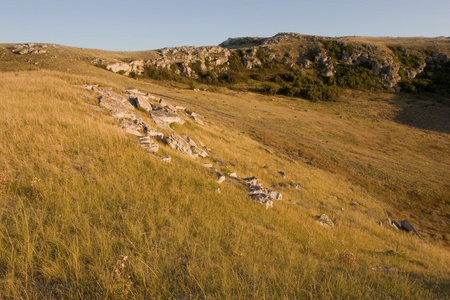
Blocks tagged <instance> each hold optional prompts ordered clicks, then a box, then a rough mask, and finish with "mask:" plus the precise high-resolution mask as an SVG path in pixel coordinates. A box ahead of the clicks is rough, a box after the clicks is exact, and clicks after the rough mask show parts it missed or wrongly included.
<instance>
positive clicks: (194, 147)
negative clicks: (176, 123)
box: [182, 134, 208, 158]
mask: <svg viewBox="0 0 450 300" xmlns="http://www.w3.org/2000/svg"><path fill="white" fill-rule="evenodd" d="M182 137H183V138H184V139H185V140H186V141H187V142H188V143H189V145H190V147H191V150H192V153H193V154H194V155H198V156H200V157H203V158H205V157H207V156H208V153H206V151H204V150H202V149H200V148H199V147H198V146H197V144H196V143H195V142H194V141H193V140H192V139H191V138H190V137H189V136H187V135H186V134H183V135H182Z"/></svg>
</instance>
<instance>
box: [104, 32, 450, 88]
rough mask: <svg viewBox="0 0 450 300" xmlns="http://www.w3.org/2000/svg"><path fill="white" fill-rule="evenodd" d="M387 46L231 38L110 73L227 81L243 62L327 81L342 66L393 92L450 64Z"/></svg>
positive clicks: (439, 56)
mask: <svg viewBox="0 0 450 300" xmlns="http://www.w3.org/2000/svg"><path fill="white" fill-rule="evenodd" d="M383 43H385V44H384V45H379V44H377V45H372V44H368V43H362V42H361V41H359V40H357V39H353V40H352V39H351V38H349V37H341V38H329V37H321V36H309V35H302V34H297V33H279V34H277V35H275V36H273V37H270V38H251V37H245V38H236V39H228V40H226V41H225V42H223V43H221V44H220V45H219V46H210V47H175V48H164V49H160V50H156V53H155V54H156V55H157V57H156V58H152V59H149V60H146V61H143V60H135V61H131V62H123V61H116V62H114V63H111V64H107V65H106V68H107V69H108V70H111V71H113V72H116V73H123V74H125V75H130V74H131V73H134V74H138V75H139V74H143V73H144V72H145V68H146V67H151V68H158V69H167V71H169V72H174V73H175V74H179V75H183V76H186V77H190V78H203V79H204V77H205V76H212V77H216V78H217V77H220V76H221V75H225V77H226V76H227V74H226V72H227V71H229V69H230V66H231V65H234V67H236V64H237V63H238V64H239V63H240V64H241V65H242V67H243V68H245V69H247V70H251V69H254V68H263V67H264V66H265V65H267V64H268V65H270V66H274V65H278V66H281V65H283V64H284V65H285V66H287V67H289V68H300V69H314V70H315V71H316V72H318V73H320V74H321V75H324V76H326V77H333V76H336V75H337V72H338V69H339V66H343V65H344V66H345V65H347V66H358V67H362V68H364V69H365V70H368V71H369V72H371V73H372V74H373V78H371V80H376V81H377V84H382V85H384V86H386V87H391V88H393V87H395V86H397V84H398V83H399V82H400V81H401V80H402V76H403V77H407V78H415V77H416V76H417V75H419V74H420V73H422V72H423V71H424V70H425V67H427V66H428V65H430V64H437V65H439V64H441V63H446V62H448V61H450V57H449V53H441V52H440V50H438V49H440V48H439V47H438V48H436V51H431V50H430V47H431V46H424V47H423V48H422V49H416V48H417V47H410V48H402V47H399V46H397V45H395V42H394V41H392V43H391V42H389V40H387V41H384V42H383ZM284 44H285V45H287V46H286V47H285V46H284ZM356 72H357V73H358V72H360V71H356Z"/></svg>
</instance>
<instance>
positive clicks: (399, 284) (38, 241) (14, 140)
mask: <svg viewBox="0 0 450 300" xmlns="http://www.w3.org/2000/svg"><path fill="white" fill-rule="evenodd" d="M80 68H81V67H80ZM74 69H75V67H74ZM87 73H89V74H87V75H83V74H81V73H80V74H70V73H67V72H65V73H62V72H54V71H33V72H5V73H1V74H0V82H1V85H0V126H1V128H2V130H1V131H0V172H3V173H0V174H2V175H1V176H0V204H1V205H0V207H1V209H0V220H1V226H2V230H1V231H0V294H1V295H2V296H4V297H5V298H28V299H36V298H66V299H70V298H77V299H78V298H111V299H117V298H121V297H123V298H137V299H149V298H157V297H161V298H189V297H191V298H254V299H282V298H286V299H298V298H300V299H304V298H307V299H308V298H320V299H327V298H328V299H331V298H382V299H384V298H388V297H394V298H415V299H429V298H445V297H446V292H448V280H449V277H448V270H449V265H450V257H449V255H448V251H447V250H446V248H444V247H443V246H440V245H438V244H433V243H430V242H429V241H424V240H419V239H417V238H416V237H415V236H412V235H408V234H406V233H403V232H398V231H394V230H393V229H391V228H389V227H388V226H386V220H385V212H386V211H387V210H395V209H396V206H395V204H394V203H392V204H391V203H389V201H386V199H383V198H382V197H380V195H384V193H376V192H375V190H374V188H378V187H380V186H382V185H383V184H384V183H385V181H383V180H384V179H383V176H387V180H393V182H394V183H397V182H400V183H401V182H403V181H405V182H406V184H408V183H409V182H412V181H416V180H418V178H419V177H418V175H417V174H416V173H415V172H418V173H420V172H422V171H424V170H426V171H427V172H429V174H430V175H429V177H427V178H431V180H430V181H427V179H422V180H421V181H420V182H419V183H418V184H422V185H424V186H425V187H426V188H430V187H434V186H436V187H437V186H440V185H442V181H441V180H439V179H436V178H438V177H439V176H438V175H439V174H448V171H446V170H444V166H445V165H443V164H441V163H438V162H436V160H437V158H438V157H439V156H440V155H443V154H442V152H440V151H439V150H435V152H433V153H432V156H431V157H427V154H429V153H430V152H428V151H426V147H424V146H423V143H421V142H420V141H429V142H438V141H440V142H439V143H440V144H439V145H441V146H442V147H443V148H445V147H444V146H445V145H446V143H448V141H446V140H442V138H441V137H442V135H439V134H436V135H434V134H431V133H430V134H427V135H426V136H421V135H420V133H418V132H416V131H414V130H413V129H411V128H406V127H402V126H399V125H395V124H393V123H392V122H390V121H389V120H384V121H382V124H380V125H376V126H375V125H364V122H367V119H359V118H364V115H363V116H358V118H356V117H355V119H351V120H347V119H346V118H345V119H343V120H342V119H339V118H338V117H337V116H338V115H339V114H344V113H343V112H341V113H338V112H337V111H336V110H340V109H343V110H349V109H351V106H350V104H349V105H348V106H346V105H345V104H342V106H341V107H336V106H328V105H322V104H320V105H314V104H311V103H309V102H306V101H305V102H302V101H298V102H293V101H292V100H291V99H289V98H281V97H280V98H277V100H276V102H275V103H274V102H273V101H270V100H269V99H266V98H264V97H263V98H262V99H261V97H262V96H260V95H255V94H235V93H233V92H224V93H207V92H197V93H196V92H192V91H184V90H174V89H173V88H172V89H169V88H166V87H164V86H156V85H154V84H152V83H146V82H142V81H132V80H131V79H127V78H124V77H121V76H119V75H116V74H111V73H109V72H106V71H103V70H100V69H98V70H97V69H88V71H87ZM83 83H101V84H103V85H105V86H113V87H114V88H115V89H117V90H123V89H124V88H125V87H127V86H131V85H138V87H139V88H141V89H143V90H148V91H152V92H154V93H156V94H158V93H160V94H167V95H168V96H171V97H173V98H175V99H177V101H179V103H175V104H181V105H184V106H186V107H189V108H191V109H194V110H195V111H196V112H198V113H200V114H201V115H202V116H203V117H204V120H205V123H206V125H205V126H203V127H201V126H199V125H197V124H195V123H194V122H193V121H188V122H187V123H186V124H185V125H183V126H180V127H177V128H176V130H179V131H180V133H187V134H188V135H190V136H191V137H192V138H193V139H194V140H195V141H198V140H201V141H202V142H203V143H205V144H206V145H207V146H208V147H209V148H211V149H212V150H213V151H214V152H213V153H210V157H209V158H207V159H205V160H195V161H194V160H191V159H188V158H186V157H184V156H182V155H181V154H178V153H177V152H175V151H173V150H172V149H170V148H168V147H166V146H164V145H162V144H161V150H160V151H164V152H165V153H169V154H170V155H171V156H172V158H173V159H172V163H171V164H167V163H164V162H162V161H160V160H158V159H157V158H156V157H154V156H151V155H149V154H148V153H147V152H145V150H143V149H142V148H141V147H139V145H138V143H137V140H136V139H135V138H134V137H133V136H130V135H127V134H126V133H124V132H123V131H121V130H120V129H119V128H117V127H115V126H114V125H116V121H114V119H113V118H112V117H110V116H109V115H107V114H104V113H102V112H98V111H95V110H93V109H92V108H91V107H89V106H88V105H86V103H88V104H91V105H93V104H94V105H95V104H96V96H97V95H95V94H91V93H90V92H86V91H85V90H83V89H80V88H78V87H76V86H75V85H76V84H83ZM81 95H84V96H81ZM255 106H256V108H255ZM292 107H294V109H292ZM373 109H375V108H373ZM305 110H309V111H308V112H306V111H305ZM295 116H296V117H295ZM345 117H347V116H345ZM363 126H367V127H368V128H364V127H363ZM344 133H348V134H344ZM400 137H402V139H400ZM406 138H407V139H408V140H405V139H406ZM326 141H328V142H326ZM411 145H412V146H411ZM395 147H398V149H397V150H395V149H396V148H395ZM422 147H423V148H422ZM266 149H267V150H269V151H267V150H266ZM333 149H336V151H334V150H333ZM377 149H381V150H382V151H378V150H377ZM392 149H394V150H395V151H394V150H392ZM421 149H422V150H421ZM383 151H388V153H385V152H383ZM391 151H392V152H391ZM404 155H406V157H403V156H404ZM311 159H313V160H314V166H310V165H308V164H306V163H305V162H306V161H308V160H311ZM444 159H448V158H445V156H444ZM334 160H337V161H335V162H334V164H333V161H334ZM367 160H370V161H371V163H372V164H373V165H374V169H376V170H377V172H380V173H379V174H380V175H376V176H375V177H374V178H372V179H371V178H369V177H368V175H369V174H370V171H368V170H370V169H365V168H367V167H364V168H362V166H363V165H364V164H366V162H367ZM205 161H211V162H213V164H214V165H215V166H216V167H217V168H224V169H227V170H229V171H230V172H234V171H236V172H237V173H238V175H239V176H242V177H247V176H253V175H254V176H257V177H259V178H261V180H262V183H263V185H264V186H267V187H269V188H274V189H279V190H280V191H281V192H282V193H283V199H284V200H283V201H277V202H276V203H275V205H274V208H273V209H270V210H266V209H265V208H264V207H263V206H261V205H258V204H256V203H253V202H252V201H251V200H250V198H249V197H247V192H246V188H245V186H243V185H241V184H235V183H233V182H232V181H226V182H224V183H223V184H221V185H220V189H221V193H220V194H218V193H217V188H218V187H219V185H218V184H217V183H216V182H215V177H214V174H212V173H211V172H210V171H209V170H208V169H207V168H204V167H202V166H201V163H202V162H205ZM386 162H387V163H386ZM399 162H401V163H403V164H405V167H407V168H411V169H412V170H413V172H410V174H409V175H407V177H406V178H403V177H402V176H405V172H404V171H402V170H401V169H399V170H397V167H393V165H395V164H398V163H399ZM430 164H431V165H432V166H433V170H435V171H433V170H429V168H430ZM337 165H339V167H340V168H341V171H340V172H339V171H337V169H336V168H335V167H336V166H337ZM358 170H360V171H358ZM279 171H283V172H284V173H285V174H286V175H285V177H281V176H280V174H278V172H279ZM330 171H333V172H330ZM4 172H7V173H4ZM374 172H375V170H374ZM377 174H378V173H377ZM406 174H408V172H406ZM357 177H358V178H357ZM377 180H379V181H380V183H377ZM435 180H437V181H435ZM291 181H295V182H297V183H299V184H300V185H301V186H302V187H303V188H304V190H296V189H294V188H292V187H291V186H290V185H289V183H290V182H291ZM372 185H374V187H372ZM272 186H274V187H272ZM444 192H445V191H444ZM403 193H404V194H406V191H403V190H402V185H400V191H397V190H393V191H392V194H391V196H392V199H394V201H399V199H401V200H403V199H404V198H403ZM352 199H353V200H354V201H356V202H358V203H359V206H352V205H350V202H351V200H352ZM289 200H291V201H289ZM322 213H326V214H328V215H329V216H330V218H332V220H333V222H335V225H336V227H335V228H333V229H331V228H326V227H322V226H320V225H319V224H318V223H317V221H316V216H318V215H320V214H322ZM404 215H406V213H405V214H404ZM380 221H381V222H383V224H384V226H380V225H379V222H380ZM387 250H394V251H395V254H394V255H388V254H386V251H387ZM125 257H127V258H126V259H124V258H125ZM385 265H387V266H389V267H391V268H394V270H392V271H383V270H381V271H380V270H374V269H373V268H376V267H379V266H385Z"/></svg>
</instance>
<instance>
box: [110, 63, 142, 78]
mask: <svg viewBox="0 0 450 300" xmlns="http://www.w3.org/2000/svg"><path fill="white" fill-rule="evenodd" d="M106 69H107V70H110V71H113V72H114V73H119V72H123V74H124V75H130V73H131V72H134V73H136V74H142V73H143V72H144V61H143V60H135V61H132V62H130V63H126V62H118V63H115V64H110V65H107V66H106Z"/></svg>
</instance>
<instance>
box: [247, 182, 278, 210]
mask: <svg viewBox="0 0 450 300" xmlns="http://www.w3.org/2000/svg"><path fill="white" fill-rule="evenodd" d="M243 180H244V182H245V183H246V184H247V186H248V192H249V194H248V195H249V196H250V197H251V198H252V199H253V200H254V201H256V202H259V203H261V204H263V205H265V207H266V209H267V208H269V207H272V206H273V200H282V198H283V196H282V195H281V194H280V193H278V192H276V191H273V190H270V189H267V188H265V187H262V185H261V180H260V179H258V178H256V177H254V176H253V177H248V178H243Z"/></svg>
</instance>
